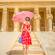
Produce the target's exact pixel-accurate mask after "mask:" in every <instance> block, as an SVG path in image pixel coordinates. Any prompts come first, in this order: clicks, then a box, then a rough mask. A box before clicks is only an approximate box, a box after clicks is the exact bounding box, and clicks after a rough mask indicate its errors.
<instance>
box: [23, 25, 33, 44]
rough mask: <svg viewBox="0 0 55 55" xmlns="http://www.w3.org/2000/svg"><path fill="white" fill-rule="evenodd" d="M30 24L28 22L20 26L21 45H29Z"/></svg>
mask: <svg viewBox="0 0 55 55" xmlns="http://www.w3.org/2000/svg"><path fill="white" fill-rule="evenodd" d="M30 28H31V25H30V24H23V28H22V30H23V31H22V44H23V45H31V44H32V42H31V36H30V32H29V30H30Z"/></svg>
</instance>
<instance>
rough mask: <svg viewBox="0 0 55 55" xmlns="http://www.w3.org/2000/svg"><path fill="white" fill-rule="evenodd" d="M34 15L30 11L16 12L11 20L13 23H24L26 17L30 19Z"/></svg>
mask: <svg viewBox="0 0 55 55" xmlns="http://www.w3.org/2000/svg"><path fill="white" fill-rule="evenodd" d="M33 16H34V14H33V13H32V12H30V11H22V12H17V13H16V14H15V16H13V18H12V20H13V22H24V21H25V18H26V17H29V18H30V19H32V18H33Z"/></svg>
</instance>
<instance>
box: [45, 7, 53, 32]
mask: <svg viewBox="0 0 55 55" xmlns="http://www.w3.org/2000/svg"><path fill="white" fill-rule="evenodd" d="M46 15H47V19H48V30H49V31H52V19H53V16H52V14H51V8H50V7H47V8H46Z"/></svg>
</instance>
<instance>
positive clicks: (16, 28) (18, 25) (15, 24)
mask: <svg viewBox="0 0 55 55" xmlns="http://www.w3.org/2000/svg"><path fill="white" fill-rule="evenodd" d="M18 11H19V9H18V8H17V7H16V8H15V10H14V16H15V13H16V12H18ZM19 29H20V24H19V23H18V22H14V31H18V32H19V31H20V30H19Z"/></svg>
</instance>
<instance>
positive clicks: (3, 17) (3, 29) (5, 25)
mask: <svg viewBox="0 0 55 55" xmlns="http://www.w3.org/2000/svg"><path fill="white" fill-rule="evenodd" d="M1 31H7V8H6V7H3V14H2V26H1Z"/></svg>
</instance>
